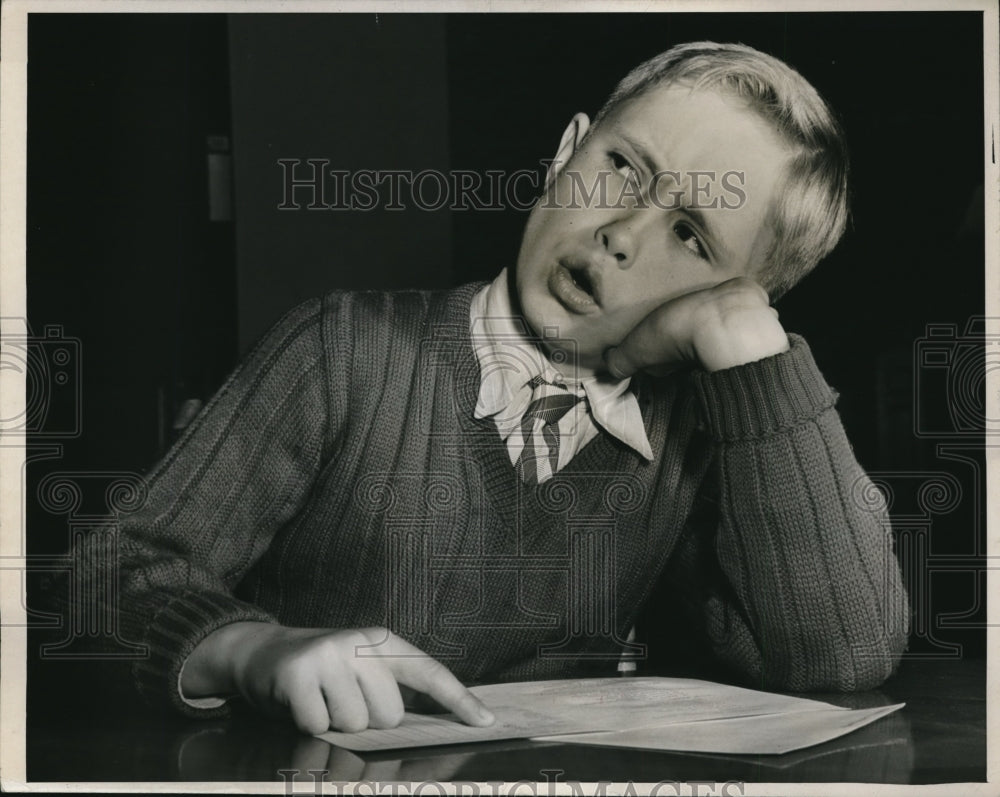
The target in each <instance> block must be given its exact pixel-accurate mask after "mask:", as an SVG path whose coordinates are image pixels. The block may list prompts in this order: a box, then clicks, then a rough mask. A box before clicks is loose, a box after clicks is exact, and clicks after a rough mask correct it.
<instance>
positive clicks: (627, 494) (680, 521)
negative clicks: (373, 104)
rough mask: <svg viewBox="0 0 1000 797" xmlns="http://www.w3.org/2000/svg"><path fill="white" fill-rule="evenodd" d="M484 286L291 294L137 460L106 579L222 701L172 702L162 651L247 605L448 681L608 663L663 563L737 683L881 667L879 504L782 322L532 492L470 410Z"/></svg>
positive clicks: (644, 404)
mask: <svg viewBox="0 0 1000 797" xmlns="http://www.w3.org/2000/svg"><path fill="white" fill-rule="evenodd" d="M481 287H482V286H481V285H469V286H465V287H461V288H457V289H455V290H452V291H442V292H416V291H413V292H399V293H383V292H360V293H346V292H335V293H331V294H329V295H327V296H325V297H323V298H322V299H316V300H313V301H310V302H307V303H305V304H303V305H301V306H300V307H298V308H296V309H295V310H293V311H292V312H290V313H289V314H288V315H287V316H286V317H285V318H284V319H283V320H282V321H280V322H279V323H278V324H277V325H276V326H275V327H274V328H273V329H272V330H271V331H270V333H268V334H267V335H266V336H265V338H264V339H263V340H262V341H261V342H260V343H259V344H258V345H257V347H256V348H255V349H254V350H253V351H252V352H251V354H250V355H249V356H248V357H247V359H246V360H245V361H244V362H243V364H242V365H241V366H240V367H239V368H238V369H237V370H236V371H235V372H234V373H233V375H232V376H231V377H230V378H229V379H228V380H227V382H226V383H225V384H224V385H223V387H222V388H221V389H220V390H219V392H218V393H217V394H216V395H215V397H214V398H213V399H212V400H211V401H210V402H209V404H208V405H207V406H206V407H205V409H204V410H203V411H202V412H201V413H200V414H199V416H198V417H197V418H196V419H195V421H194V422H193V423H192V425H191V426H190V427H189V428H188V429H187V430H186V432H185V434H184V435H183V437H182V438H181V439H180V440H179V441H178V443H177V444H176V445H175V446H174V447H173V449H172V450H171V451H170V452H169V453H168V454H167V456H166V457H165V458H164V459H163V461H162V462H161V463H159V465H158V466H157V467H156V468H155V470H154V471H153V472H152V473H151V474H150V475H149V477H148V483H147V486H148V497H147V500H146V501H145V503H144V504H143V506H142V507H141V508H140V509H139V510H138V511H136V512H134V513H131V514H127V515H122V516H121V517H120V532H121V534H120V536H121V539H120V542H119V547H120V557H119V575H118V579H119V587H120V598H119V604H118V612H119V622H120V632H121V634H122V636H123V637H124V638H126V639H129V640H133V641H136V642H139V643H142V644H145V645H147V646H148V647H149V652H150V653H149V656H148V658H145V659H142V660H139V661H136V662H134V663H133V664H132V666H131V672H132V678H133V680H134V684H135V686H136V687H137V688H138V689H139V691H140V692H141V693H143V695H145V697H146V698H148V699H149V700H150V701H152V702H154V703H159V704H166V705H171V706H173V707H174V708H176V709H177V710H179V711H181V712H184V713H186V714H189V715H192V716H213V715H215V714H218V713H219V712H221V711H225V708H224V707H223V708H213V709H200V708H196V707H194V706H192V705H189V704H187V703H186V702H185V701H184V700H183V699H182V698H181V696H180V694H179V691H178V682H179V673H180V670H181V667H182V665H183V662H184V660H185V659H186V657H187V656H188V655H189V654H190V653H191V651H192V650H193V649H194V648H195V647H196V646H197V645H198V643H199V642H200V641H201V640H202V639H204V638H205V637H206V636H207V635H208V634H209V633H211V632H212V631H214V630H215V629H217V628H219V627H220V626H223V625H225V624H228V623H233V622H237V621H241V620H262V621H270V622H279V623H282V624H285V625H290V626H299V627H328V628H359V627H368V626H386V627H388V628H390V629H392V630H393V631H394V632H396V633H398V634H400V635H401V636H403V637H404V638H406V639H408V640H410V641H411V642H412V643H413V644H415V645H417V646H418V647H420V648H421V649H422V650H424V651H426V652H427V653H428V654H430V655H432V656H434V657H436V658H438V659H439V660H440V661H442V662H443V663H445V664H446V665H447V666H448V667H449V668H450V669H452V671H453V672H455V673H456V674H457V675H458V677H459V678H461V679H462V680H464V681H466V682H484V681H495V680H505V679H534V678H542V677H552V676H569V675H576V674H582V673H585V672H586V673H588V674H593V673H595V672H596V673H600V672H608V673H610V672H613V671H614V667H615V661H616V660H617V657H618V655H619V654H620V651H621V648H622V642H623V640H624V638H625V635H626V634H627V632H628V629H629V628H631V627H632V625H633V623H634V622H635V620H636V617H637V615H638V613H639V610H640V608H641V607H642V605H643V603H644V602H645V601H646V600H647V599H648V597H649V596H650V595H651V594H652V591H653V588H654V586H655V585H656V584H657V581H658V580H659V579H668V580H669V584H668V587H669V593H670V594H671V595H674V596H676V598H675V599H672V600H671V601H670V603H669V604H666V605H663V606H662V612H663V614H664V616H668V614H677V613H683V614H684V616H685V617H688V618H690V620H691V622H693V623H695V624H696V625H698V626H699V627H700V628H702V629H703V630H704V632H705V635H706V638H707V639H708V640H709V642H710V645H711V648H712V650H713V652H714V655H715V656H716V657H717V658H718V660H719V661H721V662H723V663H725V664H726V665H728V666H730V667H731V668H732V669H733V670H734V671H735V672H736V673H739V674H741V675H742V676H743V678H744V679H745V680H747V681H748V682H749V683H751V684H752V685H755V686H758V687H763V688H775V689H787V690H808V689H845V690H846V689H864V688H870V687H873V686H875V685H877V684H878V683H880V682H881V681H882V680H884V679H885V678H886V677H887V676H888V674H889V673H890V672H891V671H892V669H893V667H894V665H895V663H896V661H897V660H898V657H899V654H900V652H901V651H902V649H903V646H904V644H905V638H906V633H907V618H908V611H907V604H906V596H905V594H904V591H903V588H902V586H901V582H900V577H899V568H898V565H897V564H896V561H895V558H894V556H893V553H892V545H891V536H890V531H889V525H888V522H887V520H886V517H885V514H884V505H883V504H882V503H881V502H879V501H875V502H874V503H872V502H871V501H870V497H871V495H872V494H873V493H872V492H871V489H872V488H871V486H870V482H868V480H867V478H866V477H865V476H864V473H863V471H862V470H861V468H860V467H859V465H858V464H857V462H856V461H855V459H854V457H853V455H852V452H851V449H850V446H849V444H848V442H847V439H846V437H845V435H844V431H843V429H842V426H841V424H840V421H839V418H838V416H837V413H836V411H835V409H834V394H833V392H832V391H831V390H830V388H829V387H828V386H827V385H826V383H825V382H824V380H823V378H822V376H821V375H820V373H819V372H818V370H817V368H816V365H815V363H814V362H813V359H812V356H811V354H810V352H809V349H808V347H807V346H806V344H805V342H804V341H803V340H802V339H800V338H798V337H796V336H790V341H791V349H790V351H788V352H787V353H784V354H780V355H777V356H774V357H770V358H767V359H765V360H761V361H759V362H755V363H750V364H747V365H743V366H739V367H736V368H731V369H728V370H724V371H719V372H714V373H706V372H702V371H693V372H688V373H685V374H680V375H676V376H673V377H670V378H660V379H654V378H651V377H646V376H643V375H639V376H637V377H635V379H634V381H633V389H634V390H635V391H636V394H637V397H638V400H639V404H640V408H641V410H642V415H643V419H644V422H645V424H646V429H647V432H648V436H649V440H650V443H651V446H652V449H653V452H654V454H655V459H654V460H653V461H652V462H647V461H645V460H644V459H643V458H642V457H641V456H639V455H638V454H636V453H635V452H634V451H633V450H631V449H630V448H628V447H627V446H625V445H623V444H621V443H619V442H617V441H616V440H614V439H613V438H611V437H610V436H608V435H599V436H598V437H597V438H595V439H594V440H593V441H591V442H590V443H589V444H588V445H587V446H585V447H584V448H583V449H582V450H581V451H580V452H579V453H578V454H577V455H576V457H574V459H573V460H572V461H571V462H570V463H569V465H568V466H567V467H566V468H565V469H564V470H562V471H560V472H559V473H558V474H556V476H555V477H554V478H553V479H552V480H551V481H549V482H546V483H545V484H543V485H540V486H535V487H530V486H527V485H524V484H523V483H522V482H521V481H520V480H519V479H518V478H517V475H516V473H515V470H514V469H513V468H512V467H511V465H510V461H509V459H508V457H507V452H506V450H505V447H504V443H503V441H502V440H501V439H500V436H499V435H498V434H497V432H496V429H495V427H494V425H493V424H492V422H491V421H490V420H489V419H485V420H476V419H475V418H474V417H473V410H474V407H475V403H476V397H477V393H478V389H479V384H480V381H479V371H478V366H477V364H476V360H475V356H474V353H473V350H472V347H471V342H470V338H469V308H470V302H471V300H472V297H473V296H474V294H475V292H476V291H477V290H478V289H479V288H481ZM874 494H876V495H877V493H874ZM657 594H660V593H657Z"/></svg>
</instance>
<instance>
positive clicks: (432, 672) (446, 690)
mask: <svg viewBox="0 0 1000 797" xmlns="http://www.w3.org/2000/svg"><path fill="white" fill-rule="evenodd" d="M380 653H381V655H382V656H383V658H384V661H385V663H386V665H387V666H388V667H389V670H390V671H391V672H392V674H393V676H394V677H395V678H396V680H397V681H399V682H400V683H401V684H405V685H406V686H411V687H413V688H414V689H416V690H417V691H420V692H423V693H424V694H426V695H429V696H430V697H432V698H434V699H435V700H436V701H437V702H438V703H440V704H441V705H442V706H443V707H444V708H446V709H447V710H448V711H450V712H452V713H453V714H455V716H457V717H458V718H459V719H460V720H462V721H463V722H465V723H466V724H468V725H475V726H480V727H481V726H486V725H492V724H493V723H494V722H495V721H496V718H495V717H494V716H493V712H491V711H490V710H489V709H488V708H486V706H484V705H483V704H482V702H481V701H480V700H479V698H477V697H476V696H475V695H474V694H472V692H470V691H469V690H468V689H466V688H465V687H464V686H463V685H462V682H461V681H459V680H458V679H457V678H456V677H455V676H454V675H453V674H452V673H451V671H450V670H449V669H448V668H447V667H445V666H444V665H443V664H441V662H439V661H436V660H435V659H432V658H431V657H430V656H428V655H427V654H426V653H424V652H423V651H422V650H420V649H418V648H416V647H414V646H413V645H411V644H410V643H409V642H407V641H405V640H403V639H400V638H399V637H397V636H395V635H393V636H392V637H391V639H390V641H389V643H388V644H387V645H386V646H385V648H383V649H382V650H381V651H380Z"/></svg>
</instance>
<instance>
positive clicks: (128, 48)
mask: <svg viewBox="0 0 1000 797" xmlns="http://www.w3.org/2000/svg"><path fill="white" fill-rule="evenodd" d="M696 39H714V40H719V41H723V40H728V41H742V42H745V43H747V44H750V45H752V46H755V47H758V48H760V49H762V50H765V51H767V52H770V53H772V54H773V55H775V56H777V57H779V58H782V59H784V60H785V61H787V62H788V63H790V64H791V65H792V66H794V67H795V68H797V69H798V70H799V71H800V72H802V73H803V74H804V75H805V76H806V78H807V79H809V80H810V81H811V82H812V83H813V84H814V85H815V86H816V87H817V88H818V89H819V91H820V92H821V93H822V94H823V95H824V96H826V97H827V99H828V100H829V101H830V102H831V104H832V105H833V107H834V108H835V109H836V110H837V112H838V113H839V115H840V116H841V118H842V121H843V124H844V126H845V128H846V131H847V135H848V140H849V143H850V147H851V153H852V161H853V174H854V195H855V198H854V202H853V217H852V222H851V226H850V229H849V231H848V233H847V235H846V237H845V239H844V240H843V241H842V243H841V244H840V246H839V247H838V248H837V250H836V251H835V252H834V253H833V255H831V256H830V257H829V258H828V259H827V260H826V261H825V262H824V263H823V264H821V265H820V267H819V268H818V270H817V271H816V272H815V273H814V274H813V275H811V276H810V277H809V278H807V279H806V281H805V282H804V283H803V284H802V285H801V286H799V287H797V288H796V289H795V290H793V291H792V292H791V293H790V294H789V295H788V296H787V297H785V298H784V299H782V300H781V302H780V303H779V309H780V311H781V318H782V321H783V323H784V324H785V326H786V328H787V329H789V330H791V331H795V332H799V333H802V334H803V335H805V336H806V338H807V339H808V340H809V342H810V344H811V346H812V348H813V350H814V352H815V354H816V357H817V360H818V362H819V363H820V366H821V368H822V369H823V371H824V373H825V375H826V376H827V379H828V381H829V382H830V383H831V384H832V385H833V386H834V387H835V388H836V389H837V390H838V391H839V392H840V394H841V397H840V403H839V407H840V411H841V414H842V417H843V420H844V423H845V426H846V427H847V430H848V434H849V436H850V438H851V440H852V442H853V444H854V446H855V449H856V453H857V455H858V458H859V460H860V461H861V463H862V465H863V466H865V467H866V468H867V469H869V471H871V472H872V474H873V477H874V478H876V481H878V482H879V483H880V484H881V485H883V486H884V487H885V488H886V489H887V490H890V491H891V492H892V495H893V505H892V511H893V514H894V520H895V524H894V526H895V533H896V535H897V549H898V550H899V551H902V552H903V556H904V559H905V561H904V572H905V573H906V575H907V579H908V584H909V587H910V590H911V595H912V597H913V603H914V606H915V611H916V616H915V621H914V635H913V640H912V643H911V651H910V654H911V655H926V656H942V657H950V656H959V655H962V656H969V655H982V654H983V653H984V629H983V623H984V620H985V608H984V596H985V578H984V576H985V570H984V566H983V560H982V558H981V557H982V555H983V554H984V551H985V542H984V540H985V528H984V527H985V511H984V506H985V498H984V488H985V477H984V466H983V424H982V411H983V406H984V398H983V385H982V380H981V374H982V372H983V361H982V352H983V347H982V343H983V339H982V334H981V332H979V331H977V330H978V328H975V327H974V328H972V329H970V328H969V323H970V320H972V319H974V318H975V317H978V316H982V314H983V313H984V268H983V234H984V233H983V227H984V225H983V206H982V203H983V163H982V153H983V144H984V142H983V128H984V124H983V121H984V120H983V104H982V97H983V82H982V15H981V14H977V13H973V12H962V13H943V12H936V13H850V14H846V13H845V14H838V13H810V14H805V13H798V14H784V13H770V14H644V15H640V14H580V15H554V14H551V15H550V14H544V15H543V14H539V15H516V14H507V15H447V16H446V15H386V14H380V15H374V14H367V15H324V16H316V15H285V16H277V15H275V16H271V15H266V16H265V15H231V16H228V17H227V16H225V15H169V16H168V15H152V14H149V15H111V14H101V15H96V14H95V15H56V14H32V15H31V16H30V18H29V65H28V130H29V133H28V207H27V211H28V231H27V245H28V272H27V283H28V284H27V290H28V314H29V317H28V324H29V326H30V329H31V331H32V333H33V334H34V335H36V336H41V335H42V334H43V330H44V329H45V328H46V326H52V325H54V326H56V327H57V330H56V332H57V333H58V335H61V336H62V339H64V340H69V341H70V344H71V345H70V348H71V350H72V351H73V352H74V360H73V362H72V363H71V365H70V376H71V380H70V382H69V386H70V388H71V389H69V390H62V391H59V390H56V389H54V388H53V389H51V390H49V391H48V393H46V390H47V388H46V384H47V383H44V382H43V383H42V384H41V385H40V386H38V391H39V393H40V394H41V393H45V394H46V395H48V403H47V404H44V406H43V407H42V411H40V412H39V413H37V418H36V421H35V422H34V427H33V434H31V435H29V438H28V444H29V448H28V459H29V462H30V463H31V464H29V466H28V469H27V484H26V488H25V495H26V503H27V523H28V535H27V540H28V542H27V545H28V553H29V554H31V555H32V557H35V559H36V560H37V561H41V562H49V563H51V564H52V565H53V569H56V570H57V569H58V568H59V566H60V565H59V562H60V560H59V558H58V557H59V554H60V553H61V552H62V551H63V550H65V549H66V547H67V545H68V541H69V536H70V532H71V529H73V528H76V527H79V526H80V524H81V523H83V522H84V521H85V520H86V517H91V516H99V515H100V514H101V513H106V512H107V511H108V509H107V507H106V506H104V499H105V497H106V494H105V492H104V491H105V489H106V486H107V484H106V482H107V479H108V478H112V477H113V476H114V474H121V473H130V472H131V473H142V472H144V471H145V470H147V469H148V468H149V467H150V466H151V465H152V464H153V463H154V462H155V460H156V459H157V458H158V457H159V456H161V455H162V453H163V452H164V451H165V449H166V447H167V446H168V445H169V444H170V442H171V440H172V439H173V438H174V437H175V436H176V435H177V433H178V431H179V429H180V427H182V426H183V424H184V423H185V421H186V420H188V419H189V417H190V413H191V412H193V411H194V410H196V409H197V407H198V402H204V401H205V400H207V398H208V397H209V396H210V395H211V393H212V392H213V391H214V390H215V389H216V388H217V387H218V385H219V384H220V383H221V381H222V380H223V379H224V377H225V375H226V374H227V372H228V371H229V370H230V369H231V368H232V367H233V366H234V365H235V363H236V362H237V360H238V358H239V356H240V355H241V354H242V353H243V352H245V351H246V349H247V348H248V347H249V346H250V345H251V344H252V342H253V341H254V340H255V339H256V337H257V336H258V335H260V334H261V333H262V332H263V331H264V330H265V329H266V328H267V327H268V325H270V324H271V323H273V322H274V321H275V320H276V319H277V318H278V317H279V316H280V315H281V314H282V313H283V312H284V311H285V310H287V309H289V308H290V307H291V306H293V305H294V304H295V303H297V302H298V301H300V300H303V299H305V298H307V297H309V296H312V295H315V294H318V293H321V292H323V291H325V290H327V289H330V288H336V287H347V288H369V287H385V288H396V287H399V288H402V287H436V286H446V285H452V284H459V283H462V282H466V281H469V280H472V279H488V278H491V277H492V276H494V275H495V274H496V273H497V271H498V270H499V269H500V268H502V267H504V266H510V265H512V264H513V261H514V258H515V255H516V252H517V247H518V244H519V240H520V231H521V228H522V226H523V224H524V221H525V216H526V214H525V213H523V212H519V211H515V210H508V211H503V212H496V211H481V212H476V211H454V212H448V211H439V212H434V213H431V212H426V211H421V210H416V209H411V210H408V211H405V212H392V211H385V210H378V211H372V212H368V213H348V212H345V211H310V210H306V209H304V208H303V209H301V210H292V211H287V210H286V211H279V210H278V209H277V206H278V204H279V203H280V202H281V200H282V172H281V170H280V168H279V166H278V163H277V161H278V159H279V158H298V159H305V158H310V157H321V158H327V159H329V160H331V162H332V166H334V167H337V168H343V169H359V168H370V169H383V170H384V169H392V168H403V169H412V170H414V171H418V170H420V169H424V168H437V169H442V170H447V169H475V170H479V171H485V170H487V169H502V170H507V171H513V170H516V169H521V168H528V169H537V168H538V164H539V161H540V160H541V159H543V158H547V157H550V156H551V155H553V154H554V151H555V147H556V144H557V143H558V140H559V137H560V135H561V133H562V130H563V128H564V126H565V124H566V123H567V122H568V120H569V119H570V117H571V116H572V114H573V113H574V112H576V111H580V110H582V111H586V112H588V113H589V114H591V115H593V114H594V113H595V112H596V111H597V109H598V107H599V106H600V104H601V103H602V101H603V99H604V98H605V96H606V95H607V94H608V93H609V92H610V90H611V89H612V88H613V85H614V83H615V82H616V81H617V80H618V79H619V78H620V77H621V76H623V75H624V74H625V72H627V71H628V69H630V68H631V67H633V66H635V65H636V64H637V63H639V62H640V61H641V60H643V59H645V58H647V57H650V56H652V55H654V54H656V53H658V52H660V51H662V50H664V49H666V48H668V47H669V46H671V45H672V44H675V43H678V42H682V41H689V40H696ZM210 164H211V165H210ZM227 174H230V175H231V177H232V180H231V189H232V191H231V193H230V191H229V190H228V189H227V188H226V185H227V182H226V179H225V178H226V175H227ZM213 175H214V177H212V176H213ZM216 178H217V180H218V181H217V183H216V185H217V186H221V188H220V189H219V190H217V191H216V192H215V194H214V204H213V203H211V202H210V198H209V184H210V182H211V180H212V179H216ZM230 199H231V200H232V201H231V202H230V201H229V200H230ZM227 206H229V210H228V211H227V210H226V208H227ZM212 207H214V208H215V210H214V214H215V219H214V220H213V219H212V218H211V214H210V208H212ZM931 324H934V325H943V326H942V327H941V328H940V329H938V330H937V331H938V332H940V334H939V335H938V336H937V337H936V338H935V339H934V340H933V341H930V342H927V341H925V340H924V339H925V338H926V337H927V335H928V331H929V330H928V325H931ZM948 325H953V329H952V328H951V327H949V326H948ZM53 340H55V339H53ZM53 340H50V339H46V341H45V346H43V347H42V349H43V350H44V351H53V350H54V349H53V348H52V346H54V345H55V344H54V343H53ZM50 344H51V345H50ZM928 351H931V352H932V356H929V355H927V354H926V352H928ZM43 356H44V357H48V356H49V355H48V354H44V355H43ZM914 363H917V367H915V366H914ZM46 378H48V377H46ZM31 391H32V386H31V385H29V404H30V403H31V401H32V400H33V395H34V394H32V392H31ZM956 409H957V410H958V412H956ZM977 415H978V418H977ZM53 474H69V475H70V476H71V477H73V478H76V479H77V481H79V482H80V483H81V485H82V488H81V489H82V493H83V499H84V500H83V504H81V506H80V507H78V508H77V509H75V510H73V511H68V510H65V509H62V510H61V509H60V508H59V507H58V506H54V505H53V504H52V502H51V501H48V502H46V501H44V500H42V501H40V500H39V489H40V485H41V484H42V482H43V480H44V479H45V478H46V477H47V476H51V475H53ZM109 474H110V475H109ZM942 474H943V475H942ZM102 479H104V481H103V482H102V481H101V480H102ZM928 484H930V485H931V487H930V488H928V487H927V485H928ZM935 484H937V485H943V486H942V487H940V490H943V491H944V494H942V493H941V492H940V490H939V492H938V493H937V494H936V495H937V497H936V498H935V494H934V493H933V490H934V489H935V488H934V486H933V485H935ZM928 489H930V490H931V493H930V494H929V493H928ZM949 491H950V493H949ZM81 518H82V520H81ZM41 569H42V570H44V568H41ZM49 577H50V574H49V573H46V572H40V573H39V574H38V580H37V584H36V583H35V582H30V585H31V587H32V589H34V590H39V589H40V590H44V588H45V586H46V585H47V583H48V580H49ZM32 622H33V623H35V624H37V625H39V626H49V628H50V630H51V628H52V624H53V623H55V622H56V621H55V620H54V619H53V618H52V617H51V616H48V615H45V614H44V613H37V614H33V615H32Z"/></svg>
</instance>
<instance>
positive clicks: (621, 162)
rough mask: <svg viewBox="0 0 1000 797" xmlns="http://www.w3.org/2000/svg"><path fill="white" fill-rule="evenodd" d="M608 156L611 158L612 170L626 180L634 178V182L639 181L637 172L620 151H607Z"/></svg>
mask: <svg viewBox="0 0 1000 797" xmlns="http://www.w3.org/2000/svg"><path fill="white" fill-rule="evenodd" d="M608 158H609V159H610V160H611V165H612V167H614V170H615V171H616V172H618V173H619V174H620V175H621V176H622V177H624V178H625V179H626V180H635V181H636V182H638V181H639V173H638V172H637V171H636V170H635V167H634V166H632V164H631V163H629V162H628V159H627V158H626V157H625V156H624V155H622V154H621V153H620V152H613V151H612V152H609V153H608Z"/></svg>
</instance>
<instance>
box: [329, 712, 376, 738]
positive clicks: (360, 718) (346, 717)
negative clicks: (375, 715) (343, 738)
mask: <svg viewBox="0 0 1000 797" xmlns="http://www.w3.org/2000/svg"><path fill="white" fill-rule="evenodd" d="M331 725H332V726H333V727H334V728H337V729H338V730H341V731H343V732H344V733H358V732H360V731H363V730H364V729H365V728H367V727H368V715H367V714H366V713H365V712H363V711H360V710H357V709H346V708H340V709H338V710H337V711H336V712H335V713H334V715H333V718H332V721H331Z"/></svg>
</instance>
